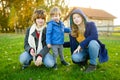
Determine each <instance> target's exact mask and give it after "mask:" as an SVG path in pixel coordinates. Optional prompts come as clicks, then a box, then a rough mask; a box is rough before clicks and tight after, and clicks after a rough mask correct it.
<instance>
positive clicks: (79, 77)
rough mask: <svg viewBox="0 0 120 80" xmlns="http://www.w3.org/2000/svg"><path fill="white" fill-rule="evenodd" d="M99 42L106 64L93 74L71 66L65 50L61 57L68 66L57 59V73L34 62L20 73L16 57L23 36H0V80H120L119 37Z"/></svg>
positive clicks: (21, 45)
mask: <svg viewBox="0 0 120 80" xmlns="http://www.w3.org/2000/svg"><path fill="white" fill-rule="evenodd" d="M66 39H67V38H66ZM100 40H101V41H102V42H103V43H104V44H106V47H107V49H108V53H109V61H108V62H105V63H103V64H100V63H98V66H97V70H96V71H94V72H92V73H84V72H83V71H82V69H81V68H80V67H79V66H78V65H76V64H73V63H72V61H71V54H70V50H69V48H66V49H64V56H65V59H66V61H68V62H69V63H70V64H71V65H70V66H63V65H61V64H60V60H59V58H58V70H54V69H51V68H46V67H45V66H44V65H42V66H41V67H36V66H34V64H33V63H32V64H31V65H30V66H29V67H28V68H27V69H25V70H21V64H20V62H19V55H20V54H21V53H22V52H23V51H24V48H23V44H24V34H0V80H120V36H115V35H114V36H109V37H102V36H100Z"/></svg>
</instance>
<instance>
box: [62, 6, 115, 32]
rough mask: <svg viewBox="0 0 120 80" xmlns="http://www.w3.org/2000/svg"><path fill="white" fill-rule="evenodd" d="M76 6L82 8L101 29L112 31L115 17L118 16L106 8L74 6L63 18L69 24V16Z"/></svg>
mask: <svg viewBox="0 0 120 80" xmlns="http://www.w3.org/2000/svg"><path fill="white" fill-rule="evenodd" d="M76 8H80V9H81V10H82V11H83V12H84V13H85V15H86V16H87V18H88V20H90V21H94V22H95V24H96V26H97V27H98V30H99V31H108V30H109V31H112V30H113V25H114V19H115V18H116V17H115V16H113V15H112V14H110V13H108V12H106V11H104V10H100V9H92V8H82V7H74V8H72V9H70V11H69V13H68V15H67V16H66V17H65V18H64V20H63V21H65V23H66V24H67V25H68V26H69V16H70V14H71V12H72V11H73V10H74V9H76Z"/></svg>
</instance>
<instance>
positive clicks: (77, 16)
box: [72, 14, 83, 26]
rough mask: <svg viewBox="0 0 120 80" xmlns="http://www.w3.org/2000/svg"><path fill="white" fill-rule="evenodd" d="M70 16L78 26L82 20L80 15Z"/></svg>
mask: <svg viewBox="0 0 120 80" xmlns="http://www.w3.org/2000/svg"><path fill="white" fill-rule="evenodd" d="M72 18H73V22H74V24H76V25H77V26H79V25H80V24H81V23H82V21H83V19H82V17H81V16H80V15H79V14H73V16H72Z"/></svg>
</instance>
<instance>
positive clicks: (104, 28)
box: [97, 25, 120, 35]
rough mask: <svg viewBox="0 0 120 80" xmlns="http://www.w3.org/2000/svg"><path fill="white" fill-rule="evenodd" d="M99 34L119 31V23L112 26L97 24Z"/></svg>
mask: <svg viewBox="0 0 120 80" xmlns="http://www.w3.org/2000/svg"><path fill="white" fill-rule="evenodd" d="M97 30H98V33H99V34H100V35H111V34H112V33H120V25H113V26H97Z"/></svg>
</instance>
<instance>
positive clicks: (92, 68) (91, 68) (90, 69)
mask: <svg viewBox="0 0 120 80" xmlns="http://www.w3.org/2000/svg"><path fill="white" fill-rule="evenodd" d="M94 70H96V65H93V64H90V65H89V66H88V68H87V69H86V70H85V72H86V73H89V72H92V71H94Z"/></svg>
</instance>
